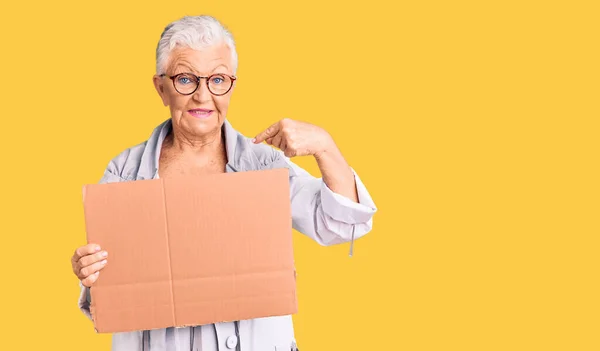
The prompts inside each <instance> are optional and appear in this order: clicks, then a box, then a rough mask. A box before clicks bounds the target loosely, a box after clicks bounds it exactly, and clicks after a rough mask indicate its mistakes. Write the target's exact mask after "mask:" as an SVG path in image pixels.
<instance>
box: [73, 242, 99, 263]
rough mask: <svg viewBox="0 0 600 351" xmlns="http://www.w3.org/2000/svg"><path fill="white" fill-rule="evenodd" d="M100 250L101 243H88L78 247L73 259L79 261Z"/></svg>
mask: <svg viewBox="0 0 600 351" xmlns="http://www.w3.org/2000/svg"><path fill="white" fill-rule="evenodd" d="M98 251H100V245H98V244H87V245H84V246H81V247H78V248H77V250H75V253H74V254H73V257H72V260H73V262H77V261H79V260H80V259H81V258H82V257H83V256H87V255H91V254H93V253H94V252H98Z"/></svg>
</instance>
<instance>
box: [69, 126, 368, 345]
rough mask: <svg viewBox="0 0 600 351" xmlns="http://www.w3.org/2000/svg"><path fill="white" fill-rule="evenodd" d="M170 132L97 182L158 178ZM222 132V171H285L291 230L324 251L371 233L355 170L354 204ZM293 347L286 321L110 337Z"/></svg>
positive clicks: (135, 150) (130, 341) (160, 129)
mask: <svg viewBox="0 0 600 351" xmlns="http://www.w3.org/2000/svg"><path fill="white" fill-rule="evenodd" d="M171 128H172V124H171V119H167V120H166V121H164V122H163V123H161V124H160V125H159V126H157V127H156V128H155V129H154V131H153V132H152V134H151V135H150V138H149V139H148V140H146V141H145V142H143V143H140V144H138V145H135V146H133V147H131V148H129V149H127V150H125V151H123V152H121V153H120V154H119V155H117V156H116V157H115V158H114V159H112V160H111V161H110V162H109V164H108V167H107V168H106V170H105V171H104V176H103V177H102V179H101V180H100V183H111V182H126V181H135V180H144V179H156V178H158V165H159V163H158V161H159V156H160V150H161V145H162V142H163V140H164V139H165V137H166V136H167V134H168V133H169V131H170V130H171ZM223 131H224V133H225V145H226V152H227V165H226V170H227V172H243V171H250V170H262V169H272V168H282V167H287V168H288V169H289V171H290V172H289V173H290V201H291V205H292V206H291V207H292V227H293V228H294V229H295V230H297V231H298V232H300V233H302V234H304V235H307V236H308V237H310V238H311V239H313V240H314V241H316V242H317V243H319V244H320V245H324V246H328V245H334V244H340V243H345V242H352V243H351V246H352V245H353V241H354V240H355V239H358V238H360V237H362V236H364V235H365V234H367V233H368V232H370V231H371V228H372V223H373V220H372V217H373V214H374V213H375V212H376V211H377V208H376V207H375V204H374V203H373V200H372V199H371V196H370V195H369V193H368V191H367V189H366V188H365V186H364V185H363V183H362V182H361V181H360V178H359V177H358V175H357V174H356V173H355V172H354V170H352V171H353V172H354V177H355V180H356V186H357V190H358V197H359V203H355V202H353V201H351V200H349V199H347V198H346V197H344V196H341V195H339V194H336V193H334V192H333V191H331V190H330V189H329V188H328V187H327V185H326V184H325V183H324V182H323V180H322V179H321V178H315V177H313V176H312V175H310V174H309V173H308V172H306V171H305V170H304V169H302V168H300V167H299V166H297V165H295V164H294V163H292V162H291V161H290V160H289V159H288V158H287V157H285V155H283V153H282V152H281V151H279V150H276V149H274V148H272V147H270V146H268V145H265V144H258V145H257V144H254V143H252V141H251V139H250V138H247V137H245V136H243V135H242V134H240V133H239V132H237V131H236V130H235V129H233V127H232V126H231V124H230V123H229V121H227V120H225V123H224V124H223ZM79 286H80V289H81V293H80V296H79V308H80V309H81V311H82V312H83V313H84V314H85V315H86V316H87V317H88V318H90V319H91V314H90V309H89V307H90V299H89V296H90V295H89V289H88V288H85V287H84V286H83V285H82V284H81V283H80V284H79ZM295 344H296V340H295V338H294V330H293V325H292V317H291V316H281V317H268V318H257V319H253V320H243V321H239V322H235V323H216V324H211V325H202V326H197V327H185V328H165V329H157V330H149V331H148V330H147V331H136V332H126V333H114V334H113V336H112V350H113V351H137V350H140V351H142V350H150V351H163V350H164V351H183V350H186V351H188V350H194V351H196V350H198V351H200V350H201V351H229V350H237V351H273V350H275V351H277V350H285V351H289V350H293V348H294V345H295Z"/></svg>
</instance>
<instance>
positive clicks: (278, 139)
mask: <svg viewBox="0 0 600 351" xmlns="http://www.w3.org/2000/svg"><path fill="white" fill-rule="evenodd" d="M282 140H283V135H281V133H277V135H275V137H273V144H272V145H273V146H275V147H276V148H280V145H281V141H282Z"/></svg>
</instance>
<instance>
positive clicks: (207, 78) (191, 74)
mask: <svg viewBox="0 0 600 351" xmlns="http://www.w3.org/2000/svg"><path fill="white" fill-rule="evenodd" d="M183 74H185V75H190V76H193V77H196V79H197V80H198V84H196V89H194V90H193V91H192V92H191V93H187V94H184V93H182V92H180V91H179V90H177V87H176V86H175V78H177V77H178V76H180V75H183ZM214 76H226V77H229V79H231V84H230V85H229V89H227V91H225V92H224V93H222V94H215V93H214V92H213V91H212V90H210V86H209V84H208V82H209V81H210V79H211V78H212V77H214ZM159 77H169V79H171V81H173V88H175V91H176V92H177V93H179V94H181V95H192V94H193V93H195V92H196V90H198V88H199V87H200V83H201V81H202V78H204V79H206V88H207V89H208V91H209V92H210V93H211V94H213V95H215V96H223V95H225V94H227V93H228V92H229V91H230V90H231V88H233V83H234V82H235V80H236V79H237V77H236V76H230V75H229V74H225V73H214V74H211V75H210V76H208V77H203V76H197V75H195V74H193V73H190V72H183V73H178V74H176V75H174V76H168V75H167V74H166V73H163V74H161V75H159Z"/></svg>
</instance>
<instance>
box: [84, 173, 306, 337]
mask: <svg viewBox="0 0 600 351" xmlns="http://www.w3.org/2000/svg"><path fill="white" fill-rule="evenodd" d="M288 177H289V174H288V170H287V169H273V170H262V171H249V172H239V173H224V174H218V175H209V176H176V177H172V178H165V179H152V180H139V181H129V182H117V183H108V184H88V185H85V186H84V189H83V193H84V213H85V223H86V224H85V225H86V232H87V241H88V243H97V244H99V245H100V246H101V247H102V249H104V250H106V251H108V265H107V266H106V267H105V268H104V269H103V270H102V271H101V273H100V276H99V277H98V280H97V281H96V283H95V284H94V286H93V287H92V288H91V290H90V292H91V302H92V303H91V307H90V310H91V312H92V317H93V320H94V325H95V328H96V330H97V331H98V332H101V333H105V332H107V333H112V332H125V331H133V330H149V329H157V328H166V327H172V326H189V325H202V324H210V323H215V322H222V321H234V320H244V319H252V318H259V317H268V316H278V315H289V314H293V313H296V312H297V302H296V286H295V274H294V273H295V272H294V260H293V249H292V223H291V207H290V200H289V199H290V193H289V178H288Z"/></svg>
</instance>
